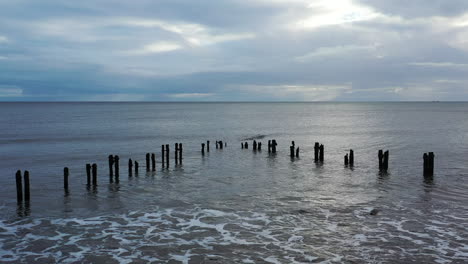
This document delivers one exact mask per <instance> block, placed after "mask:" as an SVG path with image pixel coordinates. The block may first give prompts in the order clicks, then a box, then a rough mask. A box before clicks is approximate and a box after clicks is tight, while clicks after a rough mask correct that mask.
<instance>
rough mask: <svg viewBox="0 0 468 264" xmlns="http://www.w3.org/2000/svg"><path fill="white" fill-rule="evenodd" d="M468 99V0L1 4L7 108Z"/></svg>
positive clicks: (1, 74)
mask: <svg viewBox="0 0 468 264" xmlns="http://www.w3.org/2000/svg"><path fill="white" fill-rule="evenodd" d="M433 100H440V101H466V100H468V1H466V0H411V1H408V0H391V1H390V0H288V1H286V0H248V1H247V0H196V1H195V0H133V1H130V0H79V1H58V0H57V1H54V0H41V1H34V0H14V1H13V0H0V101H433Z"/></svg>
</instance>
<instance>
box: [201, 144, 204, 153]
mask: <svg viewBox="0 0 468 264" xmlns="http://www.w3.org/2000/svg"><path fill="white" fill-rule="evenodd" d="M201 154H202V155H205V143H202V144H201Z"/></svg>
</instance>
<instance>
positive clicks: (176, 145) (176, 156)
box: [174, 143, 179, 164]
mask: <svg viewBox="0 0 468 264" xmlns="http://www.w3.org/2000/svg"><path fill="white" fill-rule="evenodd" d="M178 152H179V143H175V145H174V159H175V164H177V163H178V161H179V155H178V154H179V153H178Z"/></svg>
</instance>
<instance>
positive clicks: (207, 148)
mask: <svg viewBox="0 0 468 264" xmlns="http://www.w3.org/2000/svg"><path fill="white" fill-rule="evenodd" d="M206 152H210V141H209V140H207V141H206Z"/></svg>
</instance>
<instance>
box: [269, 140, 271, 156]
mask: <svg viewBox="0 0 468 264" xmlns="http://www.w3.org/2000/svg"><path fill="white" fill-rule="evenodd" d="M268 153H271V140H268Z"/></svg>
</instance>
